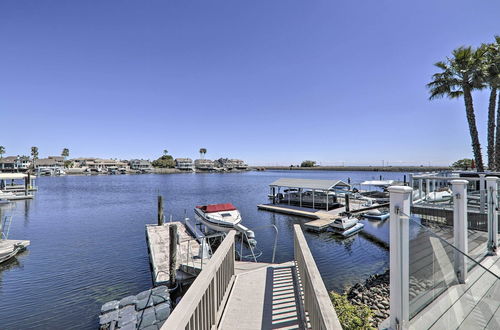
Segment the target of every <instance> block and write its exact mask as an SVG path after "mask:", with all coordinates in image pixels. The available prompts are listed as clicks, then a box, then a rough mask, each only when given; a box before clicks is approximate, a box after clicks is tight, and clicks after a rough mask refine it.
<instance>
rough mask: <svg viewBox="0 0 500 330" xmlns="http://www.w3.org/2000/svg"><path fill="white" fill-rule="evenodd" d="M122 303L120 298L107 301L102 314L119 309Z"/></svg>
mask: <svg viewBox="0 0 500 330" xmlns="http://www.w3.org/2000/svg"><path fill="white" fill-rule="evenodd" d="M119 305H120V302H119V301H118V300H112V301H110V302H107V303H105V304H104V305H102V307H101V314H104V313H107V312H111V311H114V310H118V307H119Z"/></svg>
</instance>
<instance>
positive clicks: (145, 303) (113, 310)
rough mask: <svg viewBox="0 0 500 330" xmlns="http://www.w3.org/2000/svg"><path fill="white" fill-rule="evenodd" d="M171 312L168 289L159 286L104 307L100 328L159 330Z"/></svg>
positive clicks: (106, 304) (109, 329)
mask: <svg viewBox="0 0 500 330" xmlns="http://www.w3.org/2000/svg"><path fill="white" fill-rule="evenodd" d="M170 311H171V301H170V294H169V292H168V288H167V287H166V286H158V287H156V288H153V289H150V290H146V291H143V292H141V293H139V294H138V295H136V296H128V297H125V298H123V299H121V300H113V301H110V302H108V303H105V304H104V305H102V308H101V315H100V316H99V326H100V329H102V330H111V329H122V330H129V329H144V330H158V329H159V328H160V327H161V325H162V324H163V323H164V322H165V320H166V319H167V318H168V316H169V315H170Z"/></svg>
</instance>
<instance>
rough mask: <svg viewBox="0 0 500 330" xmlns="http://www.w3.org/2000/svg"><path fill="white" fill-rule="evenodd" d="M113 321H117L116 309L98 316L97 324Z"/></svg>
mask: <svg viewBox="0 0 500 330" xmlns="http://www.w3.org/2000/svg"><path fill="white" fill-rule="evenodd" d="M113 321H118V311H117V310H116V311H111V312H108V313H106V314H102V315H100V316H99V324H100V325H105V324H108V323H111V322H113Z"/></svg>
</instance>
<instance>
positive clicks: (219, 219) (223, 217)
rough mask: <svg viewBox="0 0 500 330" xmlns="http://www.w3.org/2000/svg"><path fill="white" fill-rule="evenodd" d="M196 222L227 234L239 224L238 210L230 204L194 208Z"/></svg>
mask: <svg viewBox="0 0 500 330" xmlns="http://www.w3.org/2000/svg"><path fill="white" fill-rule="evenodd" d="M194 214H195V215H196V218H197V220H199V221H200V222H201V223H203V224H204V225H205V226H207V227H208V228H210V229H212V230H215V231H222V232H228V231H230V230H231V229H235V227H236V225H238V224H239V223H240V222H241V215H240V212H239V211H238V209H237V208H236V207H235V206H234V205H233V204H231V203H226V204H209V205H201V206H196V208H195V209H194Z"/></svg>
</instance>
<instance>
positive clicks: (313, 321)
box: [293, 225, 342, 329]
mask: <svg viewBox="0 0 500 330" xmlns="http://www.w3.org/2000/svg"><path fill="white" fill-rule="evenodd" d="M293 227H294V233H295V235H294V255H295V263H296V267H297V272H298V276H299V278H300V282H301V283H302V294H303V299H304V309H305V312H306V313H307V316H308V318H309V323H310V325H311V328H312V329H342V326H341V325H340V322H339V320H338V318H337V313H336V312H335V309H334V308H333V305H332V302H331V300H330V296H329V295H328V291H327V290H326V287H325V284H324V283H323V280H322V279H321V275H320V273H319V270H318V267H317V266H316V263H315V262H314V258H313V256H312V254H311V250H309V246H308V245H307V241H306V239H305V237H304V233H303V232H302V229H301V228H300V226H299V225H294V226H293Z"/></svg>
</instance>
